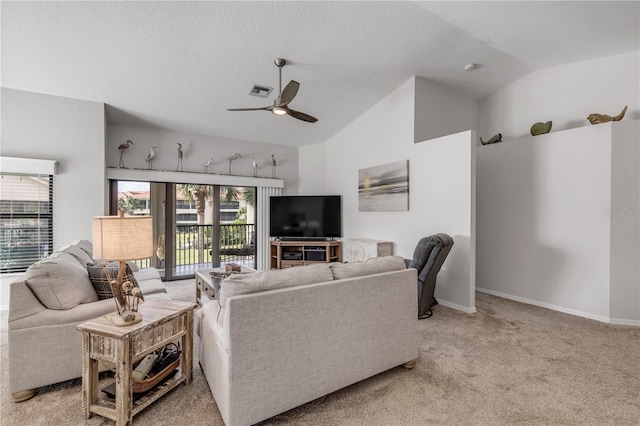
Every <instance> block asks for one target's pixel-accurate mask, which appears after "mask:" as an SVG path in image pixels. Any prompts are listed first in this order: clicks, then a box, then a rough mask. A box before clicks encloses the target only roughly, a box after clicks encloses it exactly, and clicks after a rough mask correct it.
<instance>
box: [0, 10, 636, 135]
mask: <svg viewBox="0 0 640 426" xmlns="http://www.w3.org/2000/svg"><path fill="white" fill-rule="evenodd" d="M0 8H1V10H0V11H1V23H2V27H1V31H2V40H1V43H2V45H1V47H2V52H1V53H2V59H1V66H2V69H1V71H2V74H1V84H2V86H3V87H9V88H14V89H20V90H27V91H32V92H39V93H45V94H52V95H58V96H66V97H71V98H77V99H85V100H91V101H97V102H104V103H106V104H107V105H108V109H107V111H108V119H109V121H112V122H123V123H134V124H140V125H145V126H153V127H160V128H167V129H172V130H177V131H183V132H191V133H199V134H205V135H215V136H221V137H228V138H236V139H244V140H249V141H257V142H267V143H279V144H286V145H294V146H301V145H305V144H310V143H317V142H321V141H324V140H326V139H328V138H329V137H331V136H332V135H334V134H335V133H336V132H338V131H339V130H340V129H342V128H344V127H345V126H346V125H347V124H348V123H350V122H351V121H353V120H354V119H355V118H357V117H358V116H359V115H361V114H362V113H364V112H365V111H366V110H367V109H369V108H370V107H371V106H373V105H374V104H375V103H377V102H378V101H379V100H380V99H382V98H383V97H384V96H386V95H387V94H389V93H390V92H391V91H393V90H394V89H395V88H396V87H398V86H399V85H400V84H402V83H403V82H405V81H406V80H407V79H409V78H410V77H411V76H413V75H417V76H421V77H424V78H427V79H430V80H433V81H435V82H436V83H438V84H440V85H442V86H445V87H448V88H451V89H453V90H456V91H459V92H461V93H464V94H467V95H468V96H471V97H474V98H477V99H480V98H482V97H484V96H486V95H489V94H490V93H492V92H493V91H495V90H496V89H498V88H500V87H503V86H505V85H507V84H509V83H511V82H513V81H515V80H517V79H519V78H520V77H522V76H524V75H526V74H528V73H530V72H532V71H534V70H536V69H540V68H545V67H550V66H555V65H560V64H565V63H571V62H578V61H582V60H588V59H592V58H597V57H604V56H611V55H616V54H622V53H628V52H634V51H638V50H640V3H639V2H610V1H600V2H576V1H567V2H563V1H560V2H557V1H550V2H538V1H533V2H529V1H524V2H519V1H511V2H493V1H488V2H455V1H454V2H408V1H406V2H321V1H317V2H99V3H97V2H42V3H40V2H8V1H3V2H2V3H1V4H0ZM279 57H282V58H285V59H286V60H287V61H288V64H287V65H286V66H285V67H284V68H283V77H282V79H283V85H285V84H286V83H287V82H288V81H289V80H296V81H298V82H300V90H299V92H298V94H297V96H296V98H295V99H294V100H293V102H292V103H291V105H290V106H291V107H292V108H293V109H296V110H299V111H303V112H305V113H308V114H310V115H312V116H315V117H316V118H318V122H317V123H314V124H310V123H306V122H303V121H299V120H296V119H294V118H291V117H287V116H275V115H273V114H271V113H270V112H267V111H251V112H229V111H227V110H226V109H227V108H237V107H261V106H266V105H270V104H273V101H274V99H275V97H276V96H277V92H278V69H277V67H276V66H275V65H274V59H276V58H279ZM469 63H475V64H478V68H477V69H476V70H474V71H470V72H467V71H465V70H464V67H465V65H466V64H469ZM253 84H260V85H266V86H270V87H273V88H274V90H273V92H272V93H271V95H270V96H269V98H268V99H262V98H258V97H255V96H250V95H249V91H250V89H251V87H252V86H253Z"/></svg>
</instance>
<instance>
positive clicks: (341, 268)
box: [331, 256, 407, 280]
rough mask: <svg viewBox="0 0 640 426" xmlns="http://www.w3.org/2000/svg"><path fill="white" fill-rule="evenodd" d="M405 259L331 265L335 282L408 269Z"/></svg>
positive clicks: (375, 259) (384, 259) (388, 257)
mask: <svg viewBox="0 0 640 426" xmlns="http://www.w3.org/2000/svg"><path fill="white" fill-rule="evenodd" d="M406 268H407V266H406V264H405V263H404V259H403V258H402V257H400V256H383V257H373V258H371V259H369V260H365V261H364V262H353V263H338V262H334V263H332V264H331V272H333V279H334V280H341V279H343V278H353V277H362V276H364V275H372V274H379V273H381V272H391V271H399V270H402V269H406Z"/></svg>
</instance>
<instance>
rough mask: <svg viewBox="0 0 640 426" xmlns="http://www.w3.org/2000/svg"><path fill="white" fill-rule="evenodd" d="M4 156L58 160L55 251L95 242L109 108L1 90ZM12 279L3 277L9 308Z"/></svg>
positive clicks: (0, 149) (101, 208)
mask: <svg viewBox="0 0 640 426" xmlns="http://www.w3.org/2000/svg"><path fill="white" fill-rule="evenodd" d="M1 97H2V99H1V102H2V130H1V133H2V145H1V146H0V152H1V155H2V156H8V157H25V158H39V159H47V160H57V161H58V162H59V166H58V175H56V176H55V178H54V200H53V202H54V211H53V221H54V234H53V239H54V241H53V243H54V247H56V248H58V247H61V246H63V245H65V244H68V243H70V242H71V241H74V240H77V239H80V238H86V239H90V238H91V218H92V217H93V216H96V215H101V214H103V213H104V202H103V200H104V198H105V171H104V170H105V169H104V164H105V156H104V143H105V115H104V104H101V103H96V102H88V101H81V100H77V99H70V98H62V97H58V96H49V95H42V94H38V93H31V92H24V91H20V90H13V89H7V88H2V89H1ZM12 280H13V278H11V277H2V284H1V287H2V292H1V294H0V296H2V301H0V305H2V306H6V305H8V293H9V292H8V287H9V286H8V285H7V283H8V282H10V281H12Z"/></svg>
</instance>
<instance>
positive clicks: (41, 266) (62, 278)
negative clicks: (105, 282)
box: [24, 253, 98, 310]
mask: <svg viewBox="0 0 640 426" xmlns="http://www.w3.org/2000/svg"><path fill="white" fill-rule="evenodd" d="M24 280H25V282H26V283H27V286H28V287H29V288H30V289H31V291H32V292H33V293H34V294H35V296H36V297H37V298H38V300H40V303H42V304H43V305H44V306H46V307H47V308H49V309H58V310H63V309H71V308H73V307H75V306H78V305H79V304H81V303H90V302H96V301H97V300H98V296H97V295H96V292H95V290H94V289H93V287H92V286H91V281H90V280H89V277H88V276H87V271H86V269H85V268H84V267H83V266H81V265H80V264H79V263H78V261H77V260H76V259H75V258H74V257H73V256H72V255H70V254H68V253H54V254H52V255H51V256H49V257H48V258H46V259H43V260H41V261H40V262H37V263H34V264H33V265H31V266H30V267H29V268H28V269H27V271H26V272H25V275H24Z"/></svg>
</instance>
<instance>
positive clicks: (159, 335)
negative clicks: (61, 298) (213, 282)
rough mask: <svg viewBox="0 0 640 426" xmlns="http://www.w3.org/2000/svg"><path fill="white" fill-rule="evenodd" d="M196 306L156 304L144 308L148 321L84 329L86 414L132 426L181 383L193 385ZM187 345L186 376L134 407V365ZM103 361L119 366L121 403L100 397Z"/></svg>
mask: <svg viewBox="0 0 640 426" xmlns="http://www.w3.org/2000/svg"><path fill="white" fill-rule="evenodd" d="M195 307H196V305H195V303H188V302H180V301H175V300H150V301H147V302H144V303H143V304H141V305H140V309H139V312H140V313H141V314H142V321H141V322H139V323H137V324H133V325H129V326H124V327H118V326H115V325H113V323H112V322H111V321H110V320H109V319H108V318H107V316H106V315H105V316H102V317H98V318H95V319H92V320H89V321H87V322H85V323H82V324H80V325H78V330H80V331H82V349H83V351H82V353H83V364H82V409H83V411H84V413H85V417H86V418H87V419H89V418H91V417H92V416H93V414H98V415H100V416H103V417H106V418H109V419H111V420H115V422H116V425H117V426H125V425H130V424H131V422H132V419H133V416H135V415H136V414H138V413H139V412H140V411H142V410H144V409H145V408H147V407H148V406H149V405H151V404H152V403H153V402H154V401H156V400H157V399H158V398H160V397H161V396H163V395H164V394H166V393H167V392H169V391H170V390H171V389H173V388H175V387H176V386H178V385H179V384H181V383H183V382H184V383H186V384H190V383H191V380H192V379H193V310H194V309H195ZM178 339H181V340H182V342H181V349H182V353H181V355H180V373H179V374H176V375H175V376H173V377H172V378H170V379H168V380H166V381H165V382H164V383H161V384H159V385H158V386H156V387H155V388H154V389H152V390H151V391H149V393H147V394H145V395H144V396H142V397H141V398H140V399H138V400H136V401H135V403H134V402H133V379H132V377H131V372H132V366H133V364H134V363H135V362H136V361H138V360H141V359H142V358H144V357H145V356H146V355H148V354H150V353H151V352H153V351H155V350H157V349H160V348H162V347H163V346H165V345H167V344H169V343H172V342H174V341H176V340H178ZM98 361H105V362H108V363H112V364H115V365H116V397H115V403H114V402H112V401H109V400H107V399H103V398H99V395H98V391H99V389H98Z"/></svg>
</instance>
